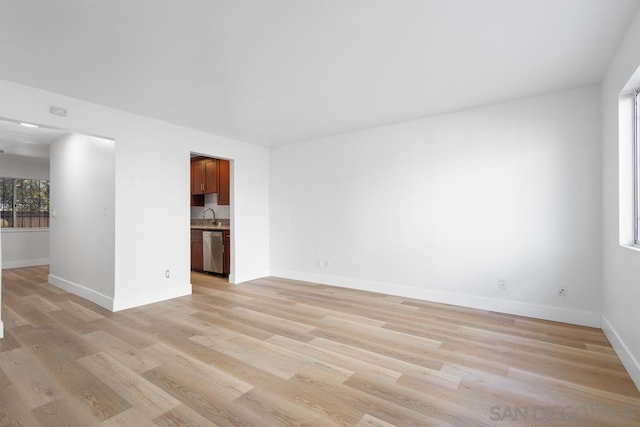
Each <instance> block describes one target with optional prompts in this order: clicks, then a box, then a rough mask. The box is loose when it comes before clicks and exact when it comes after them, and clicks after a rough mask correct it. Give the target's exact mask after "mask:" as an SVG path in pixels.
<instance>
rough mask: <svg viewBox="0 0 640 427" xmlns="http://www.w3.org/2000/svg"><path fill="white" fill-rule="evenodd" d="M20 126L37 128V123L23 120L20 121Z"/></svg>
mask: <svg viewBox="0 0 640 427" xmlns="http://www.w3.org/2000/svg"><path fill="white" fill-rule="evenodd" d="M20 126H24V127H26V128H37V127H38V125H34V124H33V123H24V122H20Z"/></svg>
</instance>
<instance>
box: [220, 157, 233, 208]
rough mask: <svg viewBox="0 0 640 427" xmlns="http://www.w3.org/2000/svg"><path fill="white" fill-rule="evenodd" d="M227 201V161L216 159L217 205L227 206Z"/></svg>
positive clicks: (228, 195)
mask: <svg viewBox="0 0 640 427" xmlns="http://www.w3.org/2000/svg"><path fill="white" fill-rule="evenodd" d="M229 201H230V194H229V160H220V159H218V204H219V205H228V204H229Z"/></svg>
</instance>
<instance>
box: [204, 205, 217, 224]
mask: <svg viewBox="0 0 640 427" xmlns="http://www.w3.org/2000/svg"><path fill="white" fill-rule="evenodd" d="M207 211H211V213H212V214H213V224H214V225H215V223H216V211H214V210H213V209H211V208H207V209H205V210H203V211H202V221H204V214H206V213H207Z"/></svg>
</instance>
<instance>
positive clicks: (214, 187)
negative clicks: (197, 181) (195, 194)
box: [203, 159, 218, 194]
mask: <svg viewBox="0 0 640 427" xmlns="http://www.w3.org/2000/svg"><path fill="white" fill-rule="evenodd" d="M203 162H204V191H203V193H205V194H211V193H217V192H218V159H204V160H203Z"/></svg>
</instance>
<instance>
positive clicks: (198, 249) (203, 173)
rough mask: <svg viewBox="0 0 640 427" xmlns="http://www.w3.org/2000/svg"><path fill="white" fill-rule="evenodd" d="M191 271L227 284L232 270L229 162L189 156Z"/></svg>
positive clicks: (230, 164)
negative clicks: (213, 276)
mask: <svg viewBox="0 0 640 427" xmlns="http://www.w3.org/2000/svg"><path fill="white" fill-rule="evenodd" d="M189 162H190V172H191V173H190V183H189V188H190V192H189V193H190V206H189V207H190V225H191V245H190V247H191V253H190V259H191V271H192V284H193V282H194V275H196V274H208V275H215V276H217V277H218V278H219V279H220V280H223V281H224V282H225V283H228V282H229V275H230V274H231V270H232V261H233V260H232V247H231V241H232V236H231V229H232V218H231V216H232V215H231V213H232V194H231V180H232V179H231V178H232V177H231V168H232V161H231V160H229V159H224V158H221V157H213V156H209V155H203V154H199V153H191V154H190V159H189Z"/></svg>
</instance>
